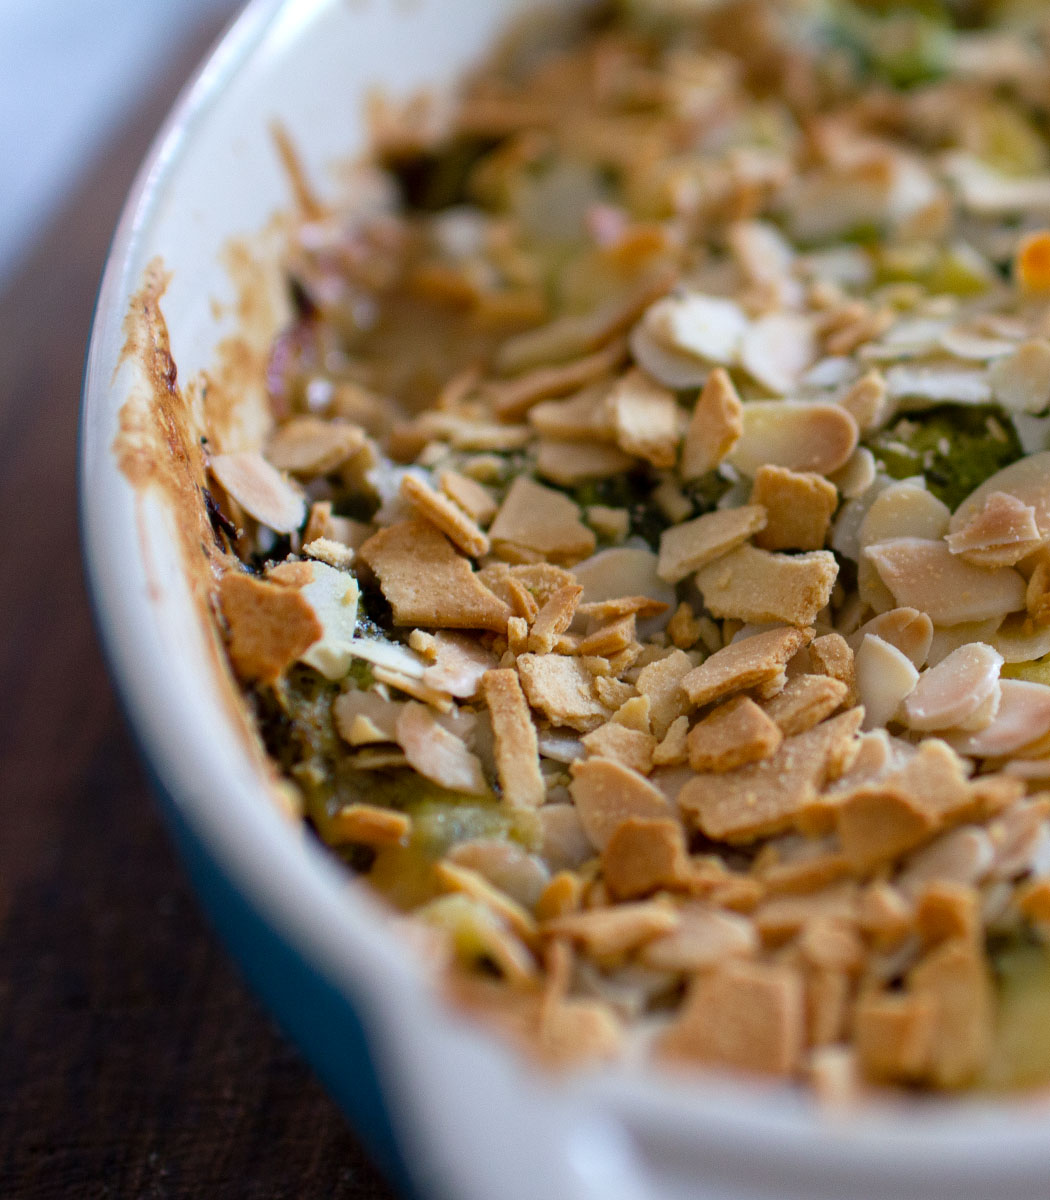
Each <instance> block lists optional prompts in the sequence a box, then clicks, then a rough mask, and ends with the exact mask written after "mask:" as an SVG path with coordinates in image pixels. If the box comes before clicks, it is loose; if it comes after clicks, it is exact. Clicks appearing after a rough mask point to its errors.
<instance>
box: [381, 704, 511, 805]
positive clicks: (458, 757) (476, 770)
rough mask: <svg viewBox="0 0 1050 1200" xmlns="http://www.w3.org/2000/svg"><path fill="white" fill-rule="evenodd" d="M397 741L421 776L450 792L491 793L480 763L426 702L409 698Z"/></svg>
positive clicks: (402, 715)
mask: <svg viewBox="0 0 1050 1200" xmlns="http://www.w3.org/2000/svg"><path fill="white" fill-rule="evenodd" d="M397 741H398V744H399V745H400V746H401V749H402V750H404V752H405V757H406V758H407V759H408V761H409V763H410V765H411V766H412V767H414V768H415V770H417V771H418V772H419V773H420V775H423V776H425V777H426V778H427V779H431V780H433V781H434V783H437V784H439V785H440V786H441V787H444V788H448V789H449V790H450V791H456V792H466V793H468V794H469V795H473V796H484V795H487V794H488V790H489V788H488V784H487V783H486V782H485V776H484V774H483V772H482V770H481V763H480V762H479V761H478V759H477V758H476V757H475V756H474V755H473V754H471V753H470V751H469V750H468V749H467V747H466V746H465V745H464V743H463V741H462V740H461V739H460V738H458V737H456V735H455V734H454V733H449V731H448V730H447V729H445V728H444V727H443V726H442V725H440V724H439V723H438V720H437V718H436V717H435V716H434V714H433V712H431V710H430V709H429V708H428V707H427V706H426V705H425V704H419V703H416V702H415V701H410V702H409V703H407V704H406V705H405V707H404V708H403V709H402V710H401V712H400V713H399V714H398V718H397Z"/></svg>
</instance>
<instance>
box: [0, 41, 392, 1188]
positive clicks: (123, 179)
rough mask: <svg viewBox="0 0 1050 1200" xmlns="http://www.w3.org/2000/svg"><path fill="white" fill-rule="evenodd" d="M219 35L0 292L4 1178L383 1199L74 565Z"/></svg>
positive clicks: (185, 61)
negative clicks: (138, 731) (219, 908)
mask: <svg viewBox="0 0 1050 1200" xmlns="http://www.w3.org/2000/svg"><path fill="white" fill-rule="evenodd" d="M215 32H216V31H215V30H214V29H207V30H201V31H200V35H199V37H197V38H196V39H195V44H194V45H193V46H192V47H190V48H189V50H188V51H187V52H186V53H185V54H182V55H180V57H179V59H178V61H176V62H173V63H172V64H171V69H170V71H169V72H168V73H167V74H166V76H165V77H164V78H163V79H159V80H157V81H156V84H155V87H154V89H153V93H152V95H151V97H150V99H149V103H148V104H147V105H146V106H144V107H143V108H141V109H140V110H139V112H138V113H137V114H136V116H135V118H134V120H133V122H132V123H131V124H130V125H129V126H128V127H127V128H126V129H124V130H123V132H122V133H121V135H120V136H119V138H118V139H117V140H116V141H115V142H114V143H113V144H112V145H111V146H110V148H109V149H108V151H107V152H106V153H105V154H104V155H103V156H102V158H101V159H100V160H99V161H98V163H97V165H96V167H95V168H94V170H93V171H92V174H91V176H90V178H88V179H87V180H86V181H84V183H83V184H82V186H81V187H80V188H79V190H78V193H77V195H76V196H75V197H73V198H72V199H71V200H70V202H69V203H68V205H67V206H66V208H65V210H64V211H63V213H62V214H61V215H60V217H59V218H58V219H57V220H56V221H55V222H54V224H53V225H52V227H51V228H50V229H49V231H48V232H47V234H46V236H45V237H44V238H43V239H42V240H41V242H40V243H39V245H38V246H37V248H36V250H35V251H34V252H33V254H32V256H31V257H30V259H29V260H28V262H26V263H25V265H24V267H23V268H22V270H21V271H20V272H19V274H18V277H17V278H16V279H15V281H14V282H13V284H12V285H11V286H10V287H9V288H7V290H6V291H5V292H4V293H3V294H2V295H0V515H2V517H3V522H4V529H5V534H6V538H5V541H6V552H5V555H4V561H3V564H2V566H0V619H2V624H0V630H2V633H0V1196H2V1197H4V1198H5V1200H13V1198H16V1197H17V1198H22V1197H40V1198H51V1197H55V1198H56V1200H57V1198H59V1197H61V1198H63V1200H64V1198H66V1197H77V1198H82V1197H83V1198H92V1197H144V1198H146V1197H148V1198H150V1200H169V1198H174V1197H187V1198H188V1197H210V1196H231V1197H258V1198H260V1200H264V1198H270V1197H332V1198H336V1197H347V1198H353V1200H392V1193H391V1192H390V1191H389V1189H388V1188H387V1187H386V1185H385V1184H384V1183H383V1181H382V1180H381V1179H380V1177H379V1176H378V1174H377V1172H376V1171H375V1169H374V1168H373V1167H372V1166H371V1165H370V1164H369V1163H368V1161H367V1159H366V1157H365V1155H364V1153H363V1151H362V1149H361V1147H360V1146H359V1145H358V1143H357V1142H356V1140H355V1138H354V1136H353V1134H352V1133H351V1132H350V1131H349V1130H348V1128H347V1127H346V1125H345V1124H344V1122H343V1120H342V1118H341V1116H340V1114H339V1112H338V1110H337V1109H336V1108H335V1106H334V1105H333V1104H332V1103H331V1102H330V1101H329V1100H328V1098H327V1097H326V1096H325V1095H324V1093H323V1092H322V1091H321V1089H320V1087H319V1086H318V1084H317V1083H316V1082H315V1081H314V1079H313V1078H312V1076H311V1075H310V1073H309V1071H308V1070H307V1068H306V1067H305V1066H304V1065H303V1063H302V1062H301V1060H300V1059H299V1057H298V1056H297V1054H296V1052H295V1051H294V1049H293V1048H291V1047H290V1046H289V1045H288V1044H287V1043H286V1042H285V1041H284V1039H283V1038H282V1037H281V1035H280V1034H279V1033H278V1032H277V1031H276V1030H275V1029H274V1027H273V1025H272V1024H271V1022H270V1021H269V1020H268V1018H267V1017H266V1016H265V1015H264V1014H263V1013H262V1012H261V1011H260V1009H259V1007H258V1006H257V1005H256V1003H255V1002H254V1001H253V1000H252V998H251V997H250V996H249V995H248V994H247V993H246V992H245V990H244V988H243V986H242V985H241V983H240V981H239V979H238V978H237V976H236V974H235V972H234V971H233V969H232V968H231V967H230V966H229V964H228V963H227V961H226V959H225V957H224V955H223V953H222V951H221V949H220V948H219V946H218V945H217V943H216V942H215V940H214V938H213V937H212V935H211V933H210V931H209V930H208V929H207V928H206V926H205V925H204V923H203V921H202V919H201V917H200V915H199V913H198V911H197V908H196V906H195V903H194V900H193V898H192V896H191V895H190V893H189V891H188V889H187V886H186V883H185V881H184V879H183V877H182V875H181V872H180V870H179V867H178V865H177V863H176V862H175V860H174V858H173V855H172V852H171V849H170V847H169V845H168V843H167V840H166V838H165V835H164V832H163V830H162V828H161V826H160V824H159V821H158V818H157V816H156V813H155V811H154V808H153V805H152V802H151V800H150V797H149V795H148V793H147V790H146V787H145V784H144V780H143V776H142V773H141V771H140V769H139V767H138V765H137V763H136V761H135V755H134V752H133V750H132V748H131V746H130V744H129V741H128V738H127V735H126V733H125V731H124V729H123V724H122V721H121V718H120V715H119V713H118V711H117V707H116V704H115V701H114V698H113V694H112V691H111V689H110V686H109V683H108V681H107V678H106V674H105V670H104V667H103V664H102V661H101V659H100V656H99V653H98V650H97V648H96V644H95V637H94V631H93V629H92V626H91V620H90V616H89V611H88V606H87V600H86V597H85V594H84V590H83V582H82V578H81V572H80V558H79V546H78V540H77V528H76V515H75V509H76V505H75V480H74V461H75V442H76V422H77V409H78V404H79V390H80V376H81V369H82V361H83V355H84V347H85V342H86V338H87V332H88V326H89V322H90V317H91V309H92V303H93V300H94V294H95V290H96V287H97V284H98V278H99V274H100V271H101V266H102V262H103V259H104V257H105V252H106V248H107V244H108V241H109V237H110V233H111V230H112V228H113V226H114V224H115V222H116V218H117V215H118V212H119V209H120V204H121V202H122V199H123V196H124V194H125V193H126V191H127V189H128V187H129V185H130V182H131V179H132V177H133V174H134V170H135V167H136V165H137V163H138V162H139V160H140V159H141V157H142V155H143V154H144V153H145V150H146V148H147V146H148V143H149V139H150V137H151V135H152V133H153V130H154V129H155V128H156V126H157V125H158V123H159V121H160V119H161V117H162V116H163V113H164V112H165V111H166V109H167V108H168V106H169V105H170V103H171V101H172V99H173V98H174V95H175V93H176V91H177V89H178V86H179V84H180V82H181V81H182V79H183V78H184V77H185V76H186V74H187V73H188V71H189V69H190V68H191V66H192V64H193V63H194V62H195V61H196V60H197V58H198V57H199V56H200V54H201V53H202V52H203V51H204V49H205V48H206V46H207V44H208V43H209V42H210V40H211V38H212V37H213V36H214V33H215Z"/></svg>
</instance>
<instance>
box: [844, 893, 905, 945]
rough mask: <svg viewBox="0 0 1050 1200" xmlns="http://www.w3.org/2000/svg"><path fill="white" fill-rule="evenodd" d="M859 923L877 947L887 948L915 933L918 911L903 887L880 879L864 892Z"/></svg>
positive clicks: (861, 898) (861, 899)
mask: <svg viewBox="0 0 1050 1200" xmlns="http://www.w3.org/2000/svg"><path fill="white" fill-rule="evenodd" d="M858 924H859V927H860V928H861V929H862V930H863V931H864V933H866V934H867V935H868V937H870V938H871V939H872V941H873V942H874V944H875V946H876V947H879V948H882V949H887V948H890V947H894V946H899V945H900V944H901V943H902V942H903V941H904V939H905V938H908V937H909V936H910V935H911V934H912V933H913V932H914V928H915V910H914V908H913V907H912V905H911V902H910V901H909V899H908V897H907V896H905V895H904V893H903V892H902V891H901V890H900V889H899V888H896V887H894V886H893V885H892V884H889V883H887V882H886V881H885V880H877V881H876V882H874V883H869V884H868V885H867V887H865V888H864V890H863V891H862V892H861V896H860V907H859V911H858Z"/></svg>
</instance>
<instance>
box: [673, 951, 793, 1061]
mask: <svg viewBox="0 0 1050 1200" xmlns="http://www.w3.org/2000/svg"><path fill="white" fill-rule="evenodd" d="M804 1033H805V999H804V993H803V987H802V977H801V975H799V973H798V972H797V971H795V970H793V969H792V968H790V967H787V966H774V965H770V964H766V963H752V962H747V961H738V960H736V959H731V960H730V961H729V962H725V963H720V964H719V965H718V966H716V967H714V968H713V969H712V970H710V971H707V972H704V973H702V974H700V975H698V976H697V977H696V978H695V979H694V981H693V983H692V984H691V986H690V989H689V991H688V993H687V995H686V998H685V1001H684V1003H683V1004H682V1007H681V1009H680V1010H679V1012H678V1015H677V1016H676V1018H675V1020H674V1021H673V1022H672V1024H671V1025H670V1026H669V1027H668V1028H667V1030H666V1031H665V1032H664V1033H663V1034H662V1036H661V1037H660V1039H659V1041H658V1043H657V1054H658V1055H659V1056H660V1057H661V1058H664V1059H672V1060H678V1061H685V1062H688V1063H693V1064H702V1065H705V1066H712V1067H728V1068H731V1069H733V1070H738V1071H754V1072H760V1073H762V1074H764V1075H781V1076H788V1075H790V1074H791V1073H792V1072H793V1071H794V1070H795V1068H796V1066H797V1065H798V1061H799V1058H800V1056H801V1054H802V1047H803V1038H804Z"/></svg>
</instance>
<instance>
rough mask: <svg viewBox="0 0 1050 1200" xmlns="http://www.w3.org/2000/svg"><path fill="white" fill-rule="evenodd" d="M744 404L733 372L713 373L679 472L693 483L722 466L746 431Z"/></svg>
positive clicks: (690, 428)
mask: <svg viewBox="0 0 1050 1200" xmlns="http://www.w3.org/2000/svg"><path fill="white" fill-rule="evenodd" d="M743 429H744V424H743V405H742V404H741V403H740V397H739V396H738V395H737V391H736V388H734V387H733V382H732V380H731V379H730V378H729V375H728V374H727V373H726V371H724V370H723V369H722V368H721V367H719V368H718V369H716V370H714V371H712V372H711V374H710V376H709V378H708V380H707V382H706V383H705V384H704V387H703V390H702V391H701V393H700V395H699V397H698V398H697V401H696V405H695V407H694V408H693V415H692V416H691V417H690V419H689V425H688V426H687V428H686V431H685V439H684V441H683V443H682V458H681V462H680V463H679V465H678V471H679V474H680V475H681V477H682V479H683V480H684V481H685V482H686V483H689V482H690V481H691V480H693V479H699V478H700V477H701V476H702V475H706V474H707V473H708V471H713V470H714V469H715V467H717V466H719V465H720V464H721V463H722V462H723V460H724V459H725V458H726V456H727V455H728V454H729V453H730V452H731V451H732V449H733V447H734V446H735V445H736V444H737V441H738V440H739V438H740V435H741V433H742V432H743Z"/></svg>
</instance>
